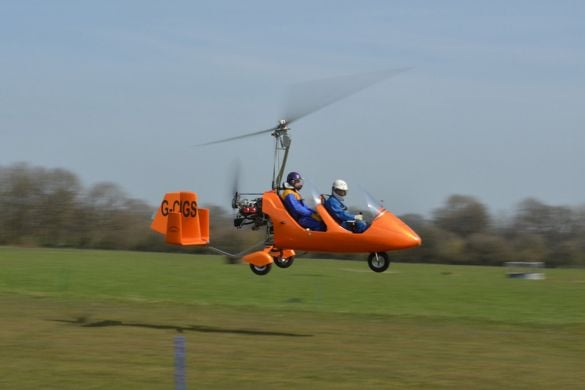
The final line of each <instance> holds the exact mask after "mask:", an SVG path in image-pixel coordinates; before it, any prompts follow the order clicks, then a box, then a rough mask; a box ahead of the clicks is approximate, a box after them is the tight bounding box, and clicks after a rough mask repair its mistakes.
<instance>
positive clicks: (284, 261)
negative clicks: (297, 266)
mask: <svg viewBox="0 0 585 390" xmlns="http://www.w3.org/2000/svg"><path fill="white" fill-rule="evenodd" d="M272 259H274V264H276V266H277V267H279V268H288V267H290V266H291V265H292V263H293V262H294V261H295V257H294V256H291V257H282V256H274V257H273V258H272Z"/></svg>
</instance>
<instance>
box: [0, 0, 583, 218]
mask: <svg viewBox="0 0 585 390" xmlns="http://www.w3.org/2000/svg"><path fill="white" fill-rule="evenodd" d="M583 20H585V3H583V2H581V1H576V0H575V1H562V0H561V1H554V2H553V1H521V0H518V1H473V2H470V1H441V2H431V1H416V0H414V1H406V0H405V1H382V0H380V1H373V0H372V1H360V2H357V1H314V0H313V1H304V0H301V1H294V2H277V1H254V0H252V1H246V2H236V1H224V0H220V1H213V2H202V1H173V2H163V1H107V0H102V1H99V2H90V1H72V0H70V1H60V0H53V1H50V2H49V1H40V0H39V1H31V0H28V1H27V0H23V1H16V0H14V1H10V0H4V1H1V2H0V53H1V54H0V165H2V166H6V165H10V164H13V163H16V162H27V163H29V164H31V165H33V166H43V167H47V168H57V167H60V168H65V169H68V170H70V171H72V172H74V173H75V174H77V175H78V176H79V177H80V179H81V180H82V183H83V184H84V186H91V185H93V184H95V183H98V182H103V181H111V182H115V183H118V184H119V185H121V186H122V188H123V189H124V190H125V191H126V193H127V194H128V195H129V196H131V197H135V198H140V199H143V200H145V201H147V202H149V203H151V204H153V205H157V204H158V203H159V202H160V200H161V199H162V196H163V194H164V193H165V192H170V191H178V190H193V191H196V192H197V193H198V195H199V200H200V202H201V203H209V204H217V205H223V206H225V207H226V208H227V207H229V204H230V199H231V193H230V192H231V188H232V184H231V177H232V175H233V173H232V172H233V166H234V163H235V161H239V163H238V164H239V166H240V172H241V173H240V180H239V182H240V187H241V188H240V190H241V191H248V192H262V191H264V190H266V189H269V188H270V185H271V178H272V167H273V166H272V157H273V139H272V137H270V136H269V135H263V136H259V137H255V138H248V139H245V140H241V141H237V142H231V143H225V144H217V145H210V146H208V147H204V148H197V147H193V145H196V144H199V143H204V142H209V141H213V140H216V139H222V138H228V137H232V136H237V135H240V134H244V133H249V132H254V131H258V130H262V129H266V128H269V127H271V126H274V125H276V123H277V121H278V120H279V119H280V116H281V114H282V113H283V112H284V111H285V110H286V107H285V101H286V99H285V96H286V94H287V91H290V88H291V86H293V85H295V84H297V83H302V82H306V81H310V80H318V79H323V78H329V77H337V76H343V75H348V74H355V73H363V72H372V71H379V70H385V69H394V68H404V67H410V68H411V69H410V70H409V71H407V72H403V73H401V74H399V75H396V76H395V77H392V78H390V79H388V80H385V81H383V82H380V83H378V84H376V85H374V86H372V87H370V88H368V89H366V90H364V91H361V92H359V93H358V94H355V95H353V96H350V97H348V98H346V99H344V100H342V101H339V102H337V103H335V104H334V105H331V106H329V107H326V108H324V109H322V110H320V111H318V112H315V113H313V114H311V115H309V116H306V117H304V118H302V119H300V120H299V121H297V122H295V123H294V126H291V128H292V130H291V137H292V139H293V141H292V148H291V152H290V153H291V154H290V157H289V162H288V166H287V168H288V170H294V171H298V172H301V173H302V175H303V176H304V177H305V179H306V181H307V182H308V183H310V184H311V185H312V186H313V187H316V188H317V189H318V191H320V192H323V193H326V192H328V191H329V190H330V186H331V182H332V181H333V180H334V179H336V178H341V179H345V180H346V181H347V182H348V183H349V186H350V193H349V196H348V202H349V203H350V204H355V205H358V206H359V205H360V204H361V202H362V200H361V199H358V197H357V193H358V191H353V193H352V190H353V189H357V188H364V189H367V191H368V192H370V193H372V194H373V195H374V196H375V197H377V198H379V199H381V200H383V201H384V204H385V206H386V207H387V208H388V209H390V210H391V211H393V212H394V213H396V214H405V213H419V214H423V215H430V214H431V213H432V211H433V210H434V209H436V208H438V207H440V206H442V205H443V204H444V202H445V200H446V199H447V197H448V196H449V195H452V194H464V195H471V196H474V197H476V198H477V199H478V200H480V201H481V202H482V203H484V204H485V205H486V206H488V207H489V209H490V210H492V211H493V212H498V211H506V210H513V209H514V207H515V206H516V205H517V204H518V202H520V201H521V200H523V199H525V198H527V197H534V198H537V199H539V200H541V201H543V202H545V203H547V204H552V205H582V204H584V203H585V178H584V176H585V175H584V174H583V171H584V169H585V131H584V130H585V129H584V124H585V109H584V107H583V105H584V102H585V23H583ZM307 98H308V99H310V97H307ZM352 195H353V196H352Z"/></svg>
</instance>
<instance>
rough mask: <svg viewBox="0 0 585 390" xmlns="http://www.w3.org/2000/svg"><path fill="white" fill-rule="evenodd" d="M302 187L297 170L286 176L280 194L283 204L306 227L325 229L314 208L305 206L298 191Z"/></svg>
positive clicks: (301, 180) (301, 179)
mask: <svg viewBox="0 0 585 390" xmlns="http://www.w3.org/2000/svg"><path fill="white" fill-rule="evenodd" d="M301 188H303V178H302V177H301V175H300V173H298V172H291V173H289V174H288V176H287V177H286V183H284V191H282V193H281V194H280V197H281V198H282V201H283V202H284V205H285V206H286V209H287V210H288V212H289V213H290V214H291V215H292V217H293V218H294V219H295V220H296V221H297V222H298V223H299V225H301V226H302V227H304V228H306V229H311V230H318V231H325V229H326V228H325V224H324V223H323V221H322V220H321V217H320V216H319V214H317V213H316V212H315V210H313V209H311V208H309V207H307V206H305V203H304V202H303V198H302V197H301V194H300V193H299V191H300V190H301Z"/></svg>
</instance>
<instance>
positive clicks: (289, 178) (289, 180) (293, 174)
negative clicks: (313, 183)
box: [286, 172, 303, 186]
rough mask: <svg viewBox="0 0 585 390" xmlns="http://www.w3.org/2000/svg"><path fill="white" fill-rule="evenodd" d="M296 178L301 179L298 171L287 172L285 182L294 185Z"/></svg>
mask: <svg viewBox="0 0 585 390" xmlns="http://www.w3.org/2000/svg"><path fill="white" fill-rule="evenodd" d="M296 180H303V178H302V177H301V174H300V173H298V172H291V173H289V174H288V176H287V177H286V182H287V183H288V184H290V185H291V186H294V184H295V183H294V182H295V181H296Z"/></svg>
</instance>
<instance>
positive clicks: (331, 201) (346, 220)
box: [325, 179, 368, 233]
mask: <svg viewBox="0 0 585 390" xmlns="http://www.w3.org/2000/svg"><path fill="white" fill-rule="evenodd" d="M348 190H349V187H348V186H347V183H346V182H345V181H343V180H341V179H337V180H335V181H334V182H333V185H332V186H331V196H330V197H328V198H327V199H326V200H325V208H326V209H327V211H329V214H331V216H332V217H333V219H335V220H336V221H337V223H339V224H340V225H341V226H342V227H343V228H344V229H347V230H350V231H352V232H354V233H362V232H363V231H365V230H366V229H367V227H368V225H367V224H366V223H365V222H364V216H363V215H361V214H355V215H354V214H351V213H349V212H348V211H347V207H346V206H345V205H344V204H343V202H344V200H345V195H347V191H348Z"/></svg>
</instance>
